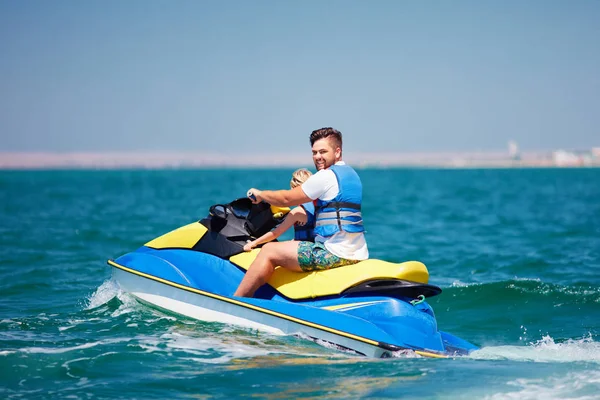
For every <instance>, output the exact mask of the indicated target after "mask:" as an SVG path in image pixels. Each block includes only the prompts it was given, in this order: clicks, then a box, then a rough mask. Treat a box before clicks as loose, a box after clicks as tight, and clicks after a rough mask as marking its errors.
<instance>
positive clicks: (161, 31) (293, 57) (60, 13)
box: [0, 0, 600, 153]
mask: <svg viewBox="0 0 600 400" xmlns="http://www.w3.org/2000/svg"><path fill="white" fill-rule="evenodd" d="M599 21H600V1H594V0H592V1H584V0H576V1H571V2H568V1H533V0H531V1H516V0H514V1H513V0H508V1H499V0H498V1H449V0H447V1H400V0H398V1H373V2H367V1H352V0H348V1H346V0H342V1H334V0H326V1H316V0H315V1H312V0H310V1H296V2H292V1H166V0H165V1H157V0H144V1H134V0H127V1H110V0H108V1H75V0H73V1H60V0H59V1H29V0H25V1H17V0H13V1H7V0H0V151H59V152H69V151H137V150H143V151H147V150H151V151H200V152H202V151H206V152H225V151H231V152H234V153H236V152H237V153H243V152H250V151H260V152H263V153H265V152H269V151H277V152H282V151H287V152H292V153H298V152H299V151H307V150H308V146H309V144H308V135H309V134H310V131H312V130H313V129H316V128H320V127H323V126H334V127H336V128H338V129H340V130H341V131H342V132H343V133H344V138H345V146H344V149H345V150H350V151H354V152H357V151H369V152H377V151H386V152H413V151H414V152H423V151H473V150H499V149H500V150H501V149H505V148H506V143H507V141H508V140H509V139H514V140H516V141H517V142H518V143H519V145H520V147H521V148H522V149H523V150H527V149H530V150H539V149H554V148H588V147H591V146H600V73H599V71H600V22H599Z"/></svg>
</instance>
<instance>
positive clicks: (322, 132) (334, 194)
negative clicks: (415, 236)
mask: <svg viewBox="0 0 600 400" xmlns="http://www.w3.org/2000/svg"><path fill="white" fill-rule="evenodd" d="M310 144H311V146H312V154H313V162H314V163H315V167H316V168H317V173H316V174H314V175H313V176H311V177H310V178H308V180H307V181H306V182H304V183H303V184H302V185H301V186H298V187H296V188H294V189H290V190H277V191H270V190H258V189H254V188H253V189H250V192H252V193H253V194H254V197H255V199H254V200H253V202H254V203H259V202H261V201H265V202H267V203H269V204H272V205H274V206H279V207H290V206H297V205H301V204H304V203H307V202H310V201H315V203H316V204H315V205H316V207H315V218H316V221H315V230H314V231H315V235H316V237H315V242H314V243H312V242H299V241H288V242H272V243H267V244H265V245H264V246H263V248H262V250H261V251H260V253H259V254H258V256H257V257H256V259H255V260H254V262H253V263H252V265H250V268H249V269H248V272H246V275H245V276H244V279H243V280H242V282H241V283H240V285H239V287H238V288H237V290H236V291H235V293H234V295H235V296H245V297H252V296H253V295H254V292H255V291H256V290H257V289H258V288H259V287H261V286H262V285H264V284H265V283H266V282H267V281H268V280H269V278H270V277H271V275H272V274H273V271H274V270H275V267H276V266H278V265H279V266H282V267H284V268H287V269H289V270H291V271H296V272H302V271H314V270H320V269H329V268H336V267H341V266H344V265H350V264H356V263H357V262H359V261H361V260H366V259H367V258H369V251H368V248H367V242H366V240H365V236H364V227H363V223H362V215H361V212H360V208H361V202H362V183H361V181H360V178H359V177H358V174H357V173H356V171H354V169H352V168H351V167H349V166H347V165H346V164H345V163H344V162H343V161H342V133H341V132H340V131H338V130H336V129H333V128H321V129H317V130H316V131H313V132H312V133H311V135H310Z"/></svg>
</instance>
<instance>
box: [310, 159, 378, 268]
mask: <svg viewBox="0 0 600 400" xmlns="http://www.w3.org/2000/svg"><path fill="white" fill-rule="evenodd" d="M335 165H345V163H344V162H343V161H338V162H337V163H335ZM301 187H302V191H303V192H304V194H306V195H307V196H308V197H310V198H311V199H312V200H316V199H320V200H323V201H327V200H332V199H334V198H335V196H337V195H338V193H339V191H340V188H339V185H338V182H337V178H336V177H335V173H334V172H333V171H332V170H331V169H329V168H327V169H322V170H320V171H319V172H317V173H316V174H314V175H312V176H311V177H310V178H308V179H307V180H306V182H304V183H303V184H302V186H301ZM315 241H316V242H321V243H323V244H324V245H325V248H326V249H327V250H329V251H330V252H331V253H332V254H335V255H336V256H338V257H341V258H346V259H348V260H366V259H367V258H369V249H368V248H367V241H366V240H365V235H364V233H363V232H359V233H349V232H343V231H341V232H337V233H336V234H334V235H333V236H331V237H329V238H324V237H323V236H316V237H315Z"/></svg>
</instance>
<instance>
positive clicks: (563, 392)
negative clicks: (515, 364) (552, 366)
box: [484, 370, 600, 400]
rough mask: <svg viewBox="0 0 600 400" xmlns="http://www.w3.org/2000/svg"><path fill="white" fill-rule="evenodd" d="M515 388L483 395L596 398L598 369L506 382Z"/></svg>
mask: <svg viewBox="0 0 600 400" xmlns="http://www.w3.org/2000/svg"><path fill="white" fill-rule="evenodd" d="M507 385H508V386H509V387H515V388H516V390H512V391H510V390H509V391H505V392H502V393H496V394H493V395H489V396H485V397H484V398H485V399H489V400H497V399H516V400H517V399H518V400H521V399H523V400H529V399H532V400H537V399H549V400H554V399H556V400H562V399H567V398H568V399H574V400H575V399H576V400H596V399H598V387H599V386H600V371H597V370H596V371H594V370H591V371H577V372H569V373H567V374H566V375H564V376H557V375H552V376H548V377H544V378H519V379H514V380H511V381H508V382H507Z"/></svg>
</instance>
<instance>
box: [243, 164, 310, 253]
mask: <svg viewBox="0 0 600 400" xmlns="http://www.w3.org/2000/svg"><path fill="white" fill-rule="evenodd" d="M311 175H312V173H311V172H310V171H309V170H307V169H304V168H300V169H297V170H296V171H294V173H293V174H292V179H291V180H290V188H291V189H293V188H295V187H296V186H300V185H302V184H303V183H304V182H305V181H306V180H307V179H308V178H309V177H310V176H311ZM292 225H293V226H294V240H302V241H308V242H314V241H315V235H314V232H313V230H314V228H315V206H314V204H313V203H305V204H302V205H301V206H299V207H295V208H294V209H293V210H292V211H290V212H289V213H288V215H287V216H286V217H285V219H284V220H283V222H282V223H281V224H280V225H279V226H278V227H277V228H275V229H273V230H272V231H271V232H267V233H265V234H264V235H262V236H261V237H259V238H257V239H255V240H253V241H251V242H248V243H246V244H245V245H244V251H250V250H252V249H253V248H255V247H256V246H258V245H259V244H263V243H267V242H270V241H272V240H275V239H277V238H278V237H279V236H281V235H282V234H283V233H284V232H285V231H287V230H288V229H289V228H290V227H292Z"/></svg>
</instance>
